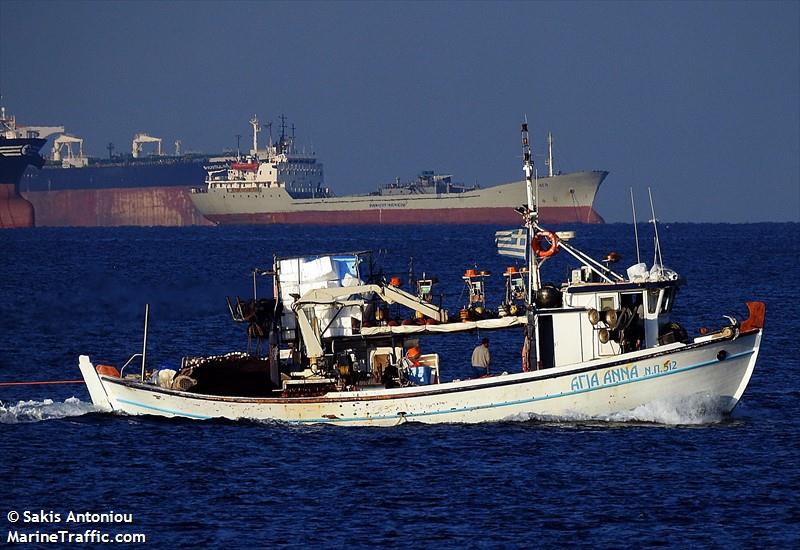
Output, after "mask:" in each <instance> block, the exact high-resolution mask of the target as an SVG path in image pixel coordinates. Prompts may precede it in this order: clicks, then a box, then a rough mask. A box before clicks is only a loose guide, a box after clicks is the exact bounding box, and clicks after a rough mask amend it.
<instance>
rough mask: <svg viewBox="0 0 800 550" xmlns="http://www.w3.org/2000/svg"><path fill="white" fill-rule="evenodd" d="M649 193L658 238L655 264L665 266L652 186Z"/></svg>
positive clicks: (654, 227)
mask: <svg viewBox="0 0 800 550" xmlns="http://www.w3.org/2000/svg"><path fill="white" fill-rule="evenodd" d="M647 194H648V195H649V196H650V212H652V214H653V219H652V220H650V221H651V222H652V223H653V230H654V231H655V239H656V249H655V251H654V253H653V264H656V263H657V264H658V265H659V266H661V267H662V268H663V267H664V259H663V258H662V257H661V241H660V239H659V238H658V219H657V218H656V209H655V207H654V206H653V192H652V191H651V190H650V188H649V187H648V188H647Z"/></svg>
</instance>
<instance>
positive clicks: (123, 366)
mask: <svg viewBox="0 0 800 550" xmlns="http://www.w3.org/2000/svg"><path fill="white" fill-rule="evenodd" d="M141 356H142V354H141V353H134V354H133V355H131V358H130V359H128V360H127V361H126V362H125V364H124V365H122V368H121V369H119V377H120V378H124V377H125V376H124V375H125V367H127V366H128V365H130V364H131V361H133V360H134V359H136V358H137V357H141Z"/></svg>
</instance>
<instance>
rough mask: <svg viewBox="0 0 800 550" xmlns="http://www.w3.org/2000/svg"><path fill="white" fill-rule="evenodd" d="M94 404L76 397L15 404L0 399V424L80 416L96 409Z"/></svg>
mask: <svg viewBox="0 0 800 550" xmlns="http://www.w3.org/2000/svg"><path fill="white" fill-rule="evenodd" d="M96 410H97V409H95V407H94V405H92V404H91V403H86V402H85V401H81V400H80V399H78V398H77V397H70V398H69V399H65V400H64V402H63V403H57V402H55V401H53V400H52V399H45V400H44V401H19V402H17V404H16V405H13V404H10V403H3V402H2V401H0V424H20V423H25V422H40V421H42V420H52V419H55V418H65V417H68V416H81V415H84V414H87V413H91V412H94V411H96Z"/></svg>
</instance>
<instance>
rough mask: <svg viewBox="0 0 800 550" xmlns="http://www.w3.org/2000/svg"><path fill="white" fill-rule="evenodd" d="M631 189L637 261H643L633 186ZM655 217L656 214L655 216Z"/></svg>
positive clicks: (638, 262)
mask: <svg viewBox="0 0 800 550" xmlns="http://www.w3.org/2000/svg"><path fill="white" fill-rule="evenodd" d="M630 190H631V210H633V234H634V236H635V237H636V263H637V264H640V263H642V257H641V255H640V254H639V228H638V227H637V226H636V203H634V202H633V187H631V188H630ZM653 217H654V218H655V216H653Z"/></svg>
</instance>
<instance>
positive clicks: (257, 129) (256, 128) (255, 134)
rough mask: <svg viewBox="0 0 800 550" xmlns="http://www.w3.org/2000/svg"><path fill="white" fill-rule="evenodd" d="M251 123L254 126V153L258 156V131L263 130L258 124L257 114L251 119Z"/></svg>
mask: <svg viewBox="0 0 800 550" xmlns="http://www.w3.org/2000/svg"><path fill="white" fill-rule="evenodd" d="M250 125H251V126H252V127H253V155H255V156H258V133H259V132H260V131H261V126H259V124H258V117H257V116H256V115H253V118H252V119H250Z"/></svg>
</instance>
